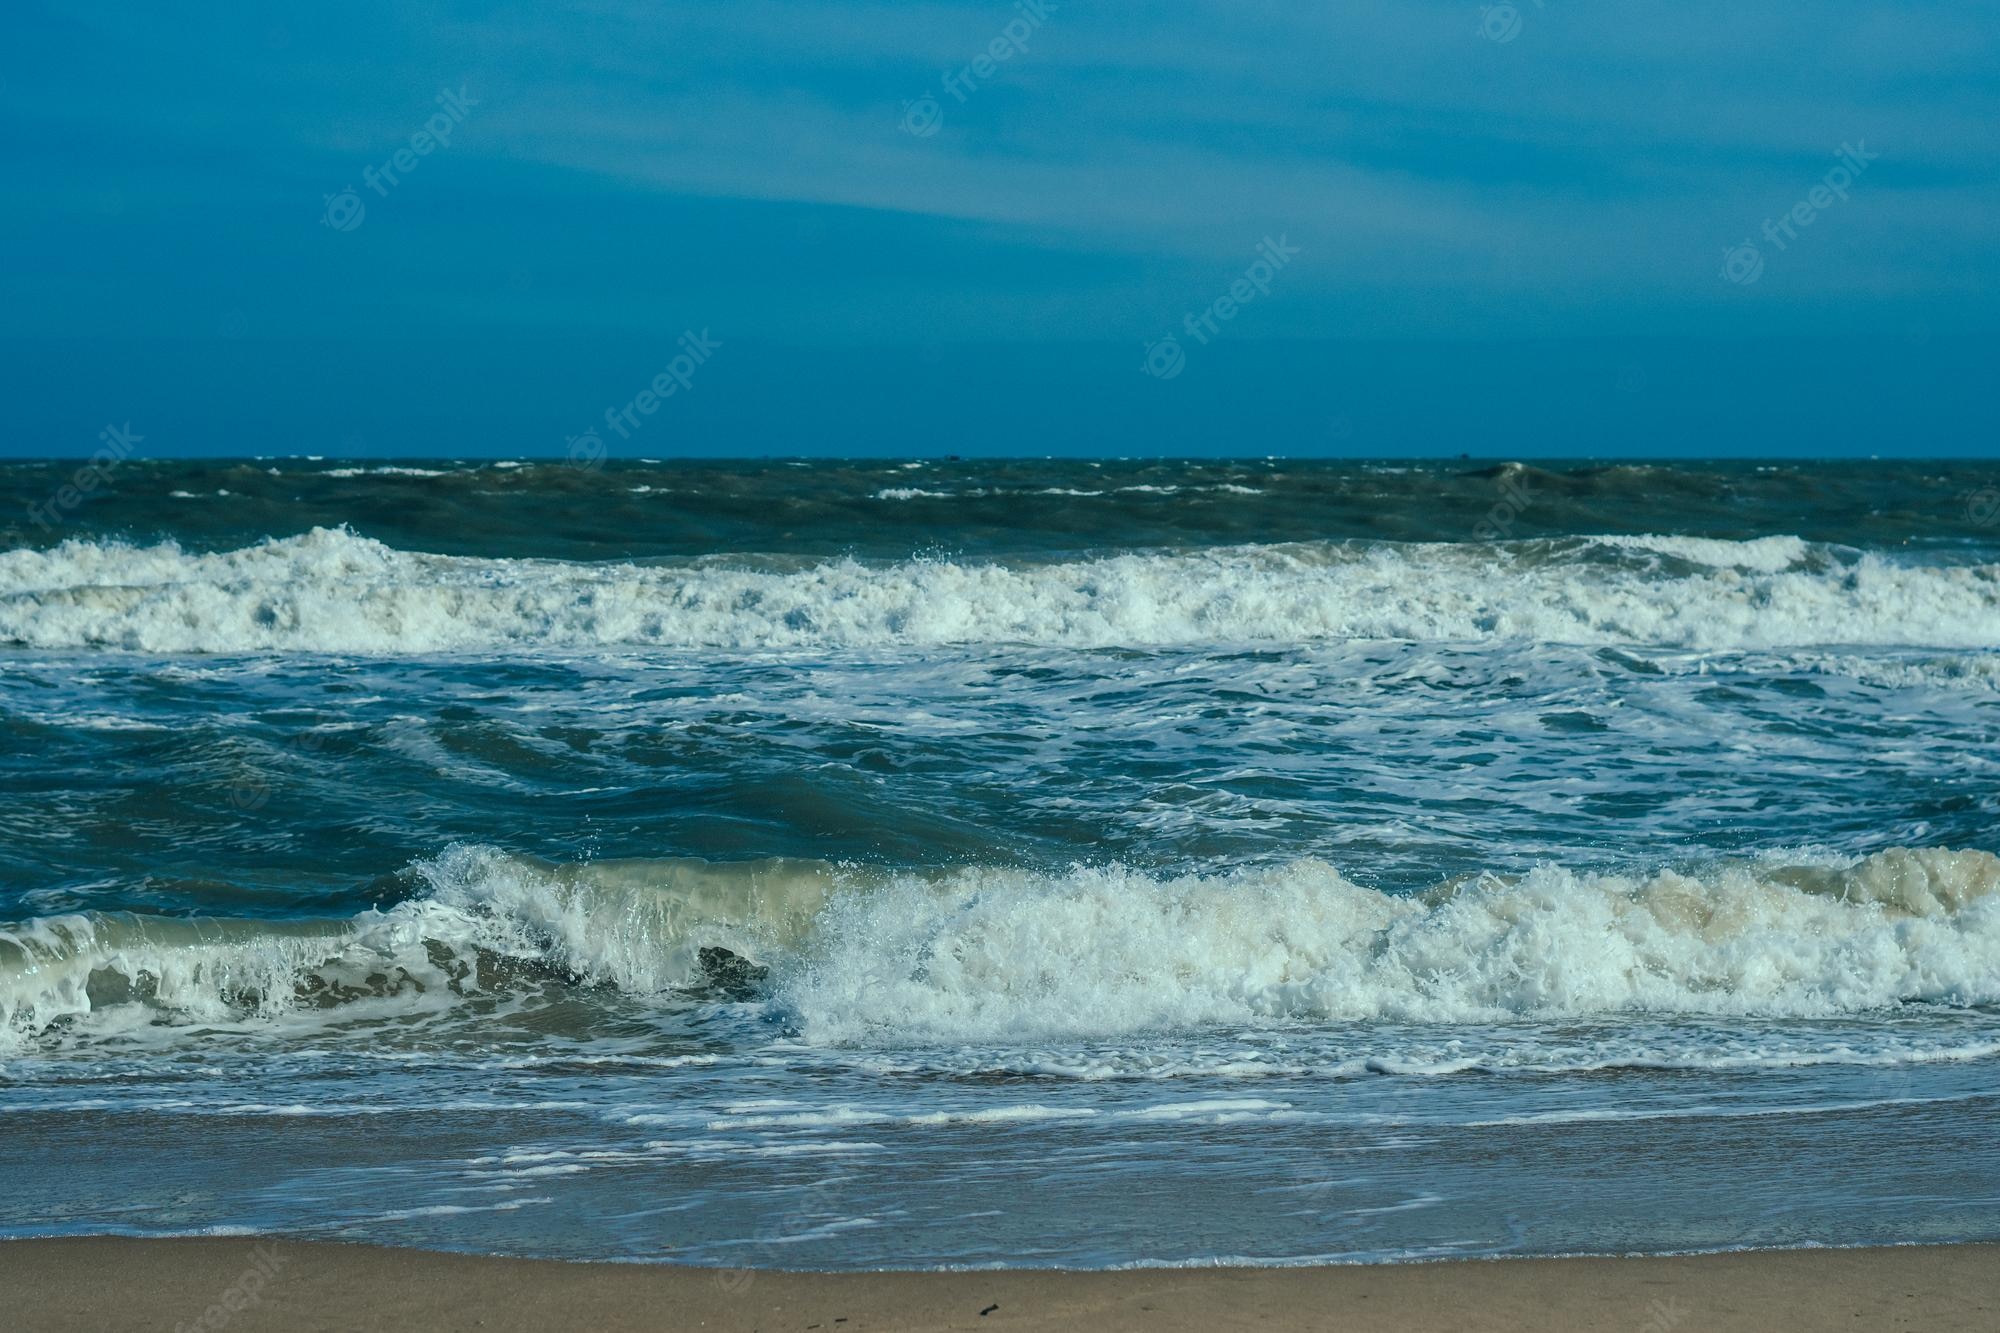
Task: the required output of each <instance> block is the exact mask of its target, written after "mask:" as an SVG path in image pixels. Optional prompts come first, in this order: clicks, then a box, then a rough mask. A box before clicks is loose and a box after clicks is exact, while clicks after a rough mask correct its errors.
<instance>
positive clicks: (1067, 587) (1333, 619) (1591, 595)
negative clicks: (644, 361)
mask: <svg viewBox="0 0 2000 1333" xmlns="http://www.w3.org/2000/svg"><path fill="white" fill-rule="evenodd" d="M1331 639H1403V640H1415V641H1470V642H1481V641H1492V640H1515V641H1533V642H1550V643H1578V644H1630V645H1659V646H1667V647H1678V648H1693V649H1721V650H1728V649H1761V648H1781V647H1787V646H1808V645H1840V644H1868V645H1899V646H1918V647H1934V648H1974V649H1987V648H1992V647H1994V646H1995V645H1996V644H2000V565H1993V564H1957V565H1951V564H1934V563H1933V564H1921V563H1904V562H1900V561H1898V560H1896V559H1893V558H1891V557H1889V556H1885V555H1882V554H1879V553H1863V552H1858V551H1854V550H1851V549H1849V548H1844V547H1835V546H1827V545H1819V544H1813V543H1808V542H1805V541H1802V540H1801V539H1799V538H1796V537H1766V538H1760V539H1757V540H1754V541H1742V542H1736V541H1721V540H1715V539H1706V538H1701V539H1697V538H1679V537H1643V538H1642V537H1615V538H1611V537H1606V538H1562V539H1546V540H1537V541H1520V542H1506V543H1457V544H1445V543H1383V542H1327V543H1305V544H1294V545H1285V546H1240V547H1227V548H1215V549H1208V550H1200V551H1180V552H1150V553H1147V552H1134V553H1126V554H1114V555H1103V556H1098V557H1093V558H1088V559H1076V560H1071V561H1066V562H1048V563H1032V562H1014V563H979V562H957V561H952V560H948V559H935V560H910V561H903V562H898V563H876V564H864V563H862V562H860V561H856V560H852V559H838V560H829V561H823V562H819V563H811V562H806V561H801V560H796V559H794V560H790V561H783V560H779V559H778V558H775V557H773V558H769V559H765V560H762V561H752V560H737V561H733V562H728V563H724V562H719V561H714V560H708V561H698V562H693V563H686V562H683V563H678V564H629V563H608V564H586V563H572V562H564V561H550V560H519V559H487V558H472V557H457V556H441V555H428V554H422V553H415V552H408V551H399V550H396V549H393V548H391V547H388V546H385V545H383V544H382V543H380V542H377V541H374V540H371V539H368V538H365V537H360V536H357V535H355V534H353V533H351V532H348V531H345V530H337V529H326V528H315V529H313V530H312V531H311V532H309V533H307V534H305V535H303V536H298V537H289V538H284V539H282V540H272V541H267V542H264V543H262V544H261V545H257V546H252V547H247V548H244V549H242V550H237V551H228V552H221V553H196V552H190V551H184V550H182V549H181V548H180V547H178V546H176V545H174V544H172V543H167V544H163V545H158V546H146V547H140V546H127V545H120V544H116V543H103V544H100V543H94V542H86V541H68V542H64V543H63V544H62V545H60V546H56V547H54V548H51V549H48V550H25V549H24V550H14V551H9V552H6V553H4V554H0V641H11V642H14V643H19V644H25V645H31V646H35V647H43V648H78V647H90V648H112V649H124V650H132V651H139V652H160V653H210V652H212V653H240V652H267V651H297V652H331V653H359V654H374V653H438V652H464V651H483V650H503V649H518V648H532V647H551V648H564V649H589V648H593V647H610V646H619V645H635V646H638V645H657V646H663V647H687V648H718V649H730V650H760V649H797V648H868V647H878V646H898V645H919V646H920V645H933V644H952V643H1030V644H1047V645H1061V646H1074V647H1102V646H1170V645H1175V644H1185V643H1205V642H1258V641H1308V640H1331Z"/></svg>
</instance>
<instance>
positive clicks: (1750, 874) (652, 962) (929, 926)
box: [0, 847, 2000, 1044]
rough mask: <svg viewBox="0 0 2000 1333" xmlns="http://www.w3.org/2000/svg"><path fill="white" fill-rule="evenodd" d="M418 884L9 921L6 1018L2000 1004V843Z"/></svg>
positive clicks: (989, 1034) (16, 1022) (961, 1031)
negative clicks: (1426, 861) (1803, 855)
mask: <svg viewBox="0 0 2000 1333" xmlns="http://www.w3.org/2000/svg"><path fill="white" fill-rule="evenodd" d="M416 873H417V878H418V879H419V881H420V882H421V883H422V884H423V885H424V886H425V887H424V891H423V892H422V893H421V894H420V895H419V896H417V897H414V898H412V899H410V900H408V901H406V902H403V903H401V904H398V905H397V906H395V907H393V908H390V909H389V910H387V911H369V912H365V913H362V914H361V915H359V916H357V917H354V918H352V919H350V920H347V921H320V922H293V923H282V922H258V921H169V920H163V919H159V918H143V917H134V916H129V915H122V914H120V915H101V916H68V917H58V918H47V919H42V920H38V921H34V922H29V923H26V924H25V925H22V926H18V927H13V928H10V929H7V930H0V1029H4V1030H6V1031H8V1032H10V1033H12V1034H13V1035H14V1037H15V1038H16V1039H32V1038H33V1037H35V1036H37V1035H38V1034H45V1033H48V1032H50V1031H51V1030H67V1029H72V1028H77V1027H80V1026H88V1025H97V1026H104V1027H109V1028H111V1029H114V1030H129V1029H130V1028H132V1027H133V1026H136V1025H145V1024H154V1023H165V1024H167V1025H170V1026H171V1025H175V1024H182V1023H186V1022H190V1021H198V1022H204V1023H214V1022H220V1021H230V1020H240V1021H251V1020H254V1019H257V1018H259V1017H263V1018H271V1017H276V1016H281V1015H286V1014H294V1013H297V1012H298V1011H301V1010H305V1011H317V1010H324V1009H334V1008H338V1009H339V1010H341V1011H342V1012H343V1013H348V1012H374V1011H375V1010H377V1009H382V1008H387V1009H389V1010H392V1011H394V1012H398V1013H419V1014H420V1013H425V1012H433V1011H435V1012H444V1011H449V1010H451V1009H453V1008H454V1007H456V1006H458V1005H460V1004H461V1003H462V1002H464V1001H465V1000H466V999H467V998H469V997H472V996H478V995H492V994H496V993H502V992H505V991H506V990H507V989H508V988H509V987H510V986H515V985H518V984H519V974H518V971H517V969H518V968H520V967H527V968H529V969H531V970H532V971H533V973H534V975H535V976H536V977H538V978H540V980H541V982H542V983H543V984H548V985H555V986H558V987H563V988H567V987H570V986H573V985H576V984H582V985H599V986H606V987H615V988H617V989H618V990H620V991H622V992H627V993H631V994H637V995H646V994H661V993H666V992H672V991H675V990H679V989H684V988H688V987H699V986H704V985H707V984H709V983H711V982H713V981H715V980H716V976H715V968H716V960H717V958H718V957H720V958H723V959H727V960H730V961H731V963H732V964H733V965H736V966H737V971H736V973H735V974H734V975H735V978H736V980H737V981H738V982H739V983H740V982H741V981H742V980H743V979H744V978H747V977H758V978H760V981H761V984H760V985H758V986H757V987H756V988H755V990H754V994H755V995H756V996H757V997H758V999H759V1002H760V1003H762V1004H764V1005H766V1006H768V1008H769V1010H770V1012H772V1013H773V1014H774V1015H776V1016H779V1017H782V1018H784V1019H785V1020H787V1021H788V1022H789V1023H790V1024H792V1025H793V1026H794V1027H795V1028H796V1029H797V1030H798V1031H799V1032H800V1033H801V1035H803V1036H804V1037H805V1038H806V1039H807V1040H809V1041H813V1042H816V1043H824V1044H849V1043H854V1042H862V1041H865V1042H869V1043H876V1044H881V1043H887V1044H898V1043H926V1042H935V1041H965V1040H984V1041H1001V1042H1010V1041H1022V1040H1042V1039H1047V1038H1051V1037H1078V1036H1110V1035H1119V1034H1125V1033H1133V1032H1142V1031H1149V1030H1163V1029H1181V1028H1200V1027H1208V1026H1215V1025H1254V1024H1257V1023H1261V1022H1266V1021H1271V1020H1288V1021H1305V1022H1336V1023H1338V1022H1354V1021H1369V1020H1394V1021H1401V1022H1414V1023H1442V1024H1452V1023H1485V1022H1492V1021H1498V1020H1512V1019H1527V1020H1564V1019H1576V1018H1583V1017H1590V1016H1619V1015H1642V1014H1643V1015H1654V1016H1658V1015H1703V1016H1736V1017H1741V1016H1752V1017H1789V1018H1810V1017H1829V1016H1837V1015H1842V1014H1852V1013H1862V1012H1868V1011H1873V1010H1886V1009H1893V1008H1896V1007H1898V1006H1902V1005H1907V1004H1911V1003H1921V1004H1937V1005H1952V1006H1969V1005H1983V1004H1992V1003H2000V893H1996V892H1995V890H1996V889H2000V858H1996V857H1994V856H1993V855H1991V854H1989V853H1986V852H1980V851H1949V850H1944V849H1919V850H1911V849H1894V850H1891V851H1887V852H1882V853H1878V854H1876V855H1874V856H1871V857H1867V858H1865V859H1863V860H1861V861H1859V862H1856V863H1854V864H1852V865H1849V866H1845V867H1824V866H1821V867H1807V866H1759V865H1754V864H1733V865H1725V866H1721V867H1718V868H1716V869H1714V870H1712V871H1709V872H1707V873H1705V874H1703V875H1691V874H1684V873H1680V872H1676V871H1666V870H1663V871H1658V872H1655V873H1652V874H1649V875H1644V876H1622V875H1608V874H1586V873H1576V872H1572V871H1569V870H1565V869H1562V868H1560V867H1556V866H1544V867H1541V868H1538V869H1536V870H1534V871H1532V872H1530V873H1529V874H1526V875H1522V876H1500V875H1493V874H1484V875H1478V876H1472V877H1464V878H1460V879H1457V880H1454V881H1451V882H1449V883H1446V884H1443V885H1440V886H1439V887H1437V888H1436V889H1433V890H1431V891H1430V892H1429V893H1426V894H1422V895H1417V896H1413V897H1398V896H1392V895H1388V894H1383V893H1379V892H1376V891H1374V890H1372V889H1368V888H1364V887H1362V886H1360V885H1357V884H1355V883H1353V882H1352V881H1350V880H1348V879H1347V878H1345V877H1344V876H1343V875H1341V874H1340V872H1339V871H1337V870H1335V869H1334V868H1333V867H1332V866H1330V865H1328V864H1326V863H1325V862H1322V861H1317V860H1301V861H1295V862H1291V863H1288V864H1285V865H1281V866H1274V867H1266V868H1257V869H1243V870H1237V871H1233V872H1229V873H1225V874H1218V875H1206V876H1204V875H1190V876H1185V877H1180V878H1166V879H1162V878H1157V877H1153V876H1148V875H1144V874H1141V873H1139V872H1137V871H1133V870H1129V869H1125V868H1121V867H1115V866H1114V867H1097V868H1084V867H1078V868H1074V869H1072V870H1070V871H1068V872H1065V873H1062V874H1048V873H1042V872H1033V871H1026V870H1019V869H1008V868H1002V867H973V868H965V869H958V870H951V871H936V872H928V873H917V872H888V871H861V870H852V869H842V868H839V867H835V866H832V865H827V864H823V863H819V862H810V861H762V862H752V863H742V864H721V865H718V864H709V863H705V862H700V861H686V860H677V861H643V860H641V861H624V862H605V863H596V864H588V865H580V866H553V865H549V864H547V863H543V862H537V861H532V860H528V859H526V858H520V857H515V856H510V855H507V854H505V853H503V852H501V851H499V850H497V849H494V848H490V847H455V848H452V849H451V850H449V851H448V852H446V853H445V854H444V855H442V856H440V857H438V858H436V859H435V860H432V861H428V862H424V863H420V864H419V866H417V867H416ZM741 993H752V992H749V991H744V992H741ZM739 998H740V994H739Z"/></svg>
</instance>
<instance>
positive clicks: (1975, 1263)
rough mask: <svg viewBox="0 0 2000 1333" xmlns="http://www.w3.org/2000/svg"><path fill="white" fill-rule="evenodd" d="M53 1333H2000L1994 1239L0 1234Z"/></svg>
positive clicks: (19, 1291)
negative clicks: (839, 1249) (809, 1261)
mask: <svg viewBox="0 0 2000 1333" xmlns="http://www.w3.org/2000/svg"><path fill="white" fill-rule="evenodd" d="M0 1290H4V1291H5V1293H6V1296H5V1308H6V1315H7V1323H8V1324H9V1325H11V1326H13V1327H19V1328H33V1329H37V1330H48V1331H49V1333H64V1331H66V1330H72V1329H73V1330H85V1329H90V1330H96V1329H167V1330H185V1331H186V1333H195V1330H204V1331H205V1333H217V1331H219V1330H221V1329H224V1328H227V1329H231V1330H252V1329H348V1328H356V1327H421V1328H442V1329H485V1330H490V1331H492V1333H507V1331H508V1330H515V1329H521V1330H529V1329H537V1330H538V1329H546V1328H557V1327H591V1328H609V1329H628V1328H629V1329H641V1328H705V1329H719V1330H733V1329H745V1330H750V1329H757V1330H765V1331H766V1333H769V1331H771V1330H784V1329H800V1330H819V1331H820V1333H861V1331H862V1330H914V1329H961V1328H962V1329H980V1330H990V1329H1003V1328H1013V1329H1043V1328H1050V1329H1053V1328H1070V1327H1075V1326H1078V1325H1080V1324H1087V1325H1089V1326H1090V1327H1092V1329H1093V1330H1094V1333H1122V1331H1124V1330H1135V1331H1136V1330H1146V1333H1164V1331H1166V1330H1177V1329H1190V1330H1193V1329H1211V1328H1230V1327H1236V1328H1253V1327H1254V1328H1260V1329H1292V1328H1299V1329H1305V1328H1325V1327H1339V1328H1341V1329H1343V1330H1375V1329H1380V1330H1384V1333H1390V1331H1393V1333H1432V1330H1437V1331H1439V1333H1442V1331H1443V1330H1455V1329H1462V1328H1466V1327H1478V1328H1482V1329H1497V1330H1506V1329H1523V1330H1526V1329H1537V1330H1540V1329H1607V1330H1609V1329H1620V1330H1627V1331H1628V1333H1672V1330H1684V1333H1695V1330H1703V1331H1704V1333H1706V1331H1708V1330H1733V1329H1743V1330H1762V1329H1767V1328H1774V1327H1777V1328H1794V1329H1796V1328H1829V1329H1831V1328H1841V1329H1853V1328H1857V1327H1858V1328H1892V1327H1910V1328H1922V1329H1925V1330H1927V1331H1929V1333H1949V1330H1957V1329H1965V1330H1973V1329H1988V1328H1993V1327H1996V1326H2000V1244H1994V1243H1974V1244H1958V1245H1906V1246H1888V1247H1877V1248H1855V1249H1800V1250H1729V1251H1722V1252H1714V1253H1706V1254H1690V1255H1662V1256H1654V1257H1632V1258H1553V1259H1551V1258H1532V1259H1531V1258H1523V1259H1441V1260H1426V1261H1422V1262H1412V1263H1396V1264H1353V1265H1327V1266H1318V1267H1309V1266H1302V1267H1285V1268H1126V1269H1114V1270H1087V1271H1086V1270H1074V1269H982V1270H960V1271H935V1270H931V1271H915V1270H901V1271H885V1272H843V1273H815V1272H792V1271H778V1270H761V1269H716V1268H689V1267H682V1266H675V1265H671V1264H651V1263H643V1264H640V1263H623V1262H573V1261H565V1260H553V1259H513V1258H500V1257H492V1256H482V1255H465V1254H452V1253H443V1252H438V1251H431V1250H411V1249H389V1248H383V1247H379V1246H371V1245H357V1244H348V1243H344V1242H334V1241H295V1240H289V1239H286V1238H284V1237H257V1236H242V1237H234V1236H232V1237H189V1238H171V1239H140V1238H129V1237H118V1236H85V1237H55V1238H40V1239H27V1240H8V1241H0Z"/></svg>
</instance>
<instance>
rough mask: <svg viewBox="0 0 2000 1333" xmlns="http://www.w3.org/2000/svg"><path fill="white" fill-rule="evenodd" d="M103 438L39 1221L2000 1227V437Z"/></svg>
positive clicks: (902, 1245) (1426, 1250) (43, 738)
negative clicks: (661, 451) (1618, 458)
mask: <svg viewBox="0 0 2000 1333" xmlns="http://www.w3.org/2000/svg"><path fill="white" fill-rule="evenodd" d="M75 467H76V465H75V464H74V463H70V464H60V465H56V464H8V465H0V519H4V520H5V521H8V522H11V523H12V524H13V526H12V529H11V531H10V532H9V533H8V534H7V539H6V549H5V550H4V551H0V645H4V646H0V737H3V738H4V744H0V783H4V800H0V834H4V836H0V923H5V924H0V1125H4V1127H5V1130H6V1132H5V1133H4V1134H0V1234H6V1235H32V1234H48V1233H84V1232H121V1233H133V1234H179V1233H190V1232H214V1231H237V1230H254V1231H260V1232H271V1233H277V1234H284V1235H294V1236H301V1237H322V1238H343V1239H356V1240H370V1241H378V1242H386V1243H392V1244H405V1245H416V1246H428V1247H437V1248H447V1249H459V1250H477V1251H492V1252H501V1253H511V1254H526V1255H550V1256H565V1257H576V1258H593V1259H619V1260H654V1261H674V1262H686V1263H696V1264H707V1265H715V1266H717V1267H718V1268H723V1269H732V1270H733V1269H741V1268H754V1267H767V1266H776V1267H800V1268H859V1267H885V1266H886V1267H926V1266H942V1265H971V1266H978V1265H1063V1266H1086V1267H1100V1266H1116V1265H1130V1264H1189V1263H1208V1262H1216V1261H1221V1260H1228V1261H1237V1262H1253V1263H1287V1262H1304V1261H1311V1260H1325V1259H1403V1258H1422V1257H1435V1256H1446V1255H1511V1254H1554V1253H1587V1252H1605V1251H1671V1250H1698V1249H1716V1248H1731V1247H1741V1246H1773V1245H1777V1246H1785V1245H1807V1244H1826V1245H1842V1244H1858V1243H1874V1242H1897V1241H1929V1240H1950V1239H1970V1238H1982V1239H1993V1238H1996V1237H2000V1156H1996V1154H1994V1153H1993V1152H1992V1150H1991V1142H1992V1138H1993V1135H1994V1132H1995V1130H1996V1128H2000V858H1996V857H1995V856H1994V855H1993V853H1994V851H1995V850H1996V849H2000V823H1997V822H1996V814H1997V813H2000V466H1996V465H1988V464H1946V463H1828V464H1792V463H1787V464H1782V465H1771V464H1756V463H1729V464H1674V465H1666V464H1660V465H1631V464H1627V465H1581V464H1550V465H1543V466H1533V465H1524V464H1505V465H1501V466H1485V465H1482V464H1477V463H1473V462H1455V463H1423V464H1399V465H1393V466H1391V465H1371V464H1360V463H1308V462H1299V461H1295V460H1267V461H1252V462H1226V463H1220V462H1212V463H1159V462H1117V461H1103V462H1074V461H1071V462H1052V461H1008V462H990V461H977V462H975V461H965V462H955V461H954V462H926V463H915V462H911V463H897V462H883V463H811V464H805V463H797V462H787V461H769V462H746V463H738V464H696V463H644V462H636V461H619V462H612V463H610V464H608V465H605V466H601V467H576V466H570V465H567V464H564V463H561V462H518V463H470V462H459V463H454V462H440V461H412V462H403V463H397V464H394V465H390V464H381V463H368V462H341V461H332V460H301V459H273V460H264V461H257V462H230V463H166V462H155V461H142V460H137V459H135V460H132V461H129V462H126V463H122V464H119V465H117V466H116V467H115V469H114V470H113V472H112V475H111V478H110V482H109V484H108V485H105V486H99V487H97V488H95V489H93V490H92V491H91V493H90V494H89V495H87V496H85V497H83V498H82V499H81V502H80V503H78V504H75V505H71V506H68V507H66V508H65V507H64V506H63V504H62V502H61V501H60V500H59V499H56V498H55V497H59V496H60V494H61V490H60V488H61V487H62V486H63V484H64V483H65V482H66V481H68V480H70V478H71V474H72V473H73V472H74V471H75ZM52 503H53V507H51V505H52ZM31 510H32V512H31ZM17 516H18V517H17Z"/></svg>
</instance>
